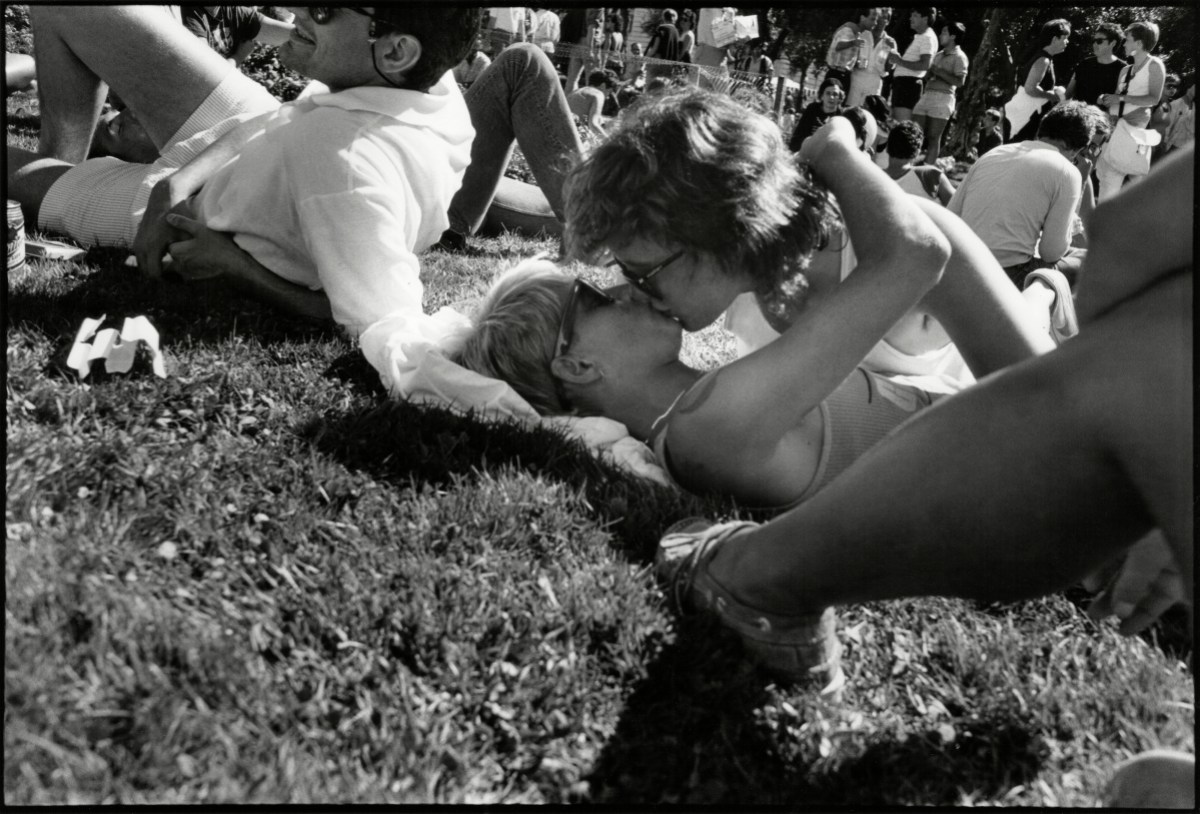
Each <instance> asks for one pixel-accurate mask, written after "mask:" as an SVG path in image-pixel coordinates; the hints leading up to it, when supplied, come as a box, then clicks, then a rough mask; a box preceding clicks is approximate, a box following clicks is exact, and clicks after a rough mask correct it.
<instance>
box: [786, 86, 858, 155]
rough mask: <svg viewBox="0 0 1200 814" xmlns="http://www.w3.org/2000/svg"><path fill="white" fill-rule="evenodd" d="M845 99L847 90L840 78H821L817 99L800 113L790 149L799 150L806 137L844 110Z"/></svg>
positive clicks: (789, 142) (789, 143)
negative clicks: (844, 88)
mask: <svg viewBox="0 0 1200 814" xmlns="http://www.w3.org/2000/svg"><path fill="white" fill-rule="evenodd" d="M845 100H846V92H845V91H844V90H843V89H842V81H841V80H840V79H837V78H834V77H828V76H827V77H825V79H823V80H821V87H819V88H818V89H817V98H816V100H815V101H812V102H809V104H808V107H806V108H804V112H803V113H801V114H800V120H799V121H798V122H796V127H795V129H793V130H792V137H791V139H790V140H789V141H788V149H789V150H791V151H792V152H793V153H797V152H799V151H800V146H801V145H802V144H804V141H805V139H807V138H808V137H809V136H811V135H812V134H813V133H815V132H817V131H818V130H820V129H821V127H822V126H823V125H824V124H825V122H827V121H829V120H830V119H832V118H833V117H834V116H836V115H838V114H839V113H841V112H842V110H843V109H844V108H843V106H842V102H844V101H845Z"/></svg>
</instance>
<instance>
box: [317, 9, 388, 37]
mask: <svg viewBox="0 0 1200 814" xmlns="http://www.w3.org/2000/svg"><path fill="white" fill-rule="evenodd" d="M339 11H352V12H354V13H355V14H361V15H362V16H364V17H369V18H370V19H371V31H370V36H372V37H374V36H375V34H376V31H375V29H376V28H377V27H380V26H382V27H384V28H395V26H394V25H393V24H392V23H389V22H388V21H387V20H381V19H379V18H378V17H376V16H375V15H374V14H372V13H371V12H369V11H367V10H366V9H365V8H363V7H361V6H312V7H310V8H309V9H308V16H309V17H312V19H313V22H314V23H316V24H317V25H325V23H327V22H329V21H330V20H332V19H333V18H334V16H335V15H336V14H337V12H339Z"/></svg>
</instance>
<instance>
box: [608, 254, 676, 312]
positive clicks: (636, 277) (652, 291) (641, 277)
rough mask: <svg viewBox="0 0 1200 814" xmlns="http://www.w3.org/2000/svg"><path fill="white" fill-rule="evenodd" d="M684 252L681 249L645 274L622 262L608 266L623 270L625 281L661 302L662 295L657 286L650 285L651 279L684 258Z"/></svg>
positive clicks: (614, 262)
mask: <svg viewBox="0 0 1200 814" xmlns="http://www.w3.org/2000/svg"><path fill="white" fill-rule="evenodd" d="M683 251H684V250H683V249H680V250H679V251H677V252H675V254H673V255H671V256H670V257H668V258H667V259H666V260H664V261H662V262H661V263H659V264H658V265H657V266H654V267H653V268H651V269H650V270H649V271H647V272H645V273H643V274H638V273H637V272H635V271H633V270H632V269H630V268H628V267H626V266H625V264H624V263H622V262H621V261H620V260H613V261H612V262H611V263H609V264H608V266H609V268H612V267H613V266H616V267H617V268H619V269H620V270H621V274H622V275H624V277H625V279H626V280H628V281H629V284H630V285H631V286H633V287H634V288H636V289H637V290H638V291H640V292H642V293H643V294H645V295H646V296H647V297H650V298H651V299H654V300H661V299H662V293H661V292H660V291H659V290H658V287H657V286H654V285H652V284H651V283H650V278H651V277H653V276H654V275H655V274H658V273H659V272H660V271H662V270H663V269H665V268H666V267H667V266H669V265H671V264H672V263H674V262H675V261H676V260H678V259H679V258H681V257H683Z"/></svg>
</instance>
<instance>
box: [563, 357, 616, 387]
mask: <svg viewBox="0 0 1200 814" xmlns="http://www.w3.org/2000/svg"><path fill="white" fill-rule="evenodd" d="M550 372H551V373H552V374H554V375H555V376H556V377H557V378H559V379H562V380H563V381H564V382H567V383H569V384H591V383H592V382H595V381H599V380H600V379H603V378H604V372H603V371H602V370H600V368H599V367H597V366H596V363H595V362H591V361H588V360H587V359H581V358H579V357H578V356H572V355H567V356H556V357H555V358H554V359H553V360H552V361H551V362H550Z"/></svg>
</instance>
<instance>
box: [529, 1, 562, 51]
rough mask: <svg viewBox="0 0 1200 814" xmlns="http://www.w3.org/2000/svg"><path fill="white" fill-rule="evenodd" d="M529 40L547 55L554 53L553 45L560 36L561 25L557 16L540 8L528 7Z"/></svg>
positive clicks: (546, 9) (548, 10)
mask: <svg viewBox="0 0 1200 814" xmlns="http://www.w3.org/2000/svg"><path fill="white" fill-rule="evenodd" d="M529 8H530V39H531V40H532V42H533V44H534V45H536V46H537V47H538V48H541V49H542V50H543V51H545V52H546V53H547V54H553V53H554V45H555V43H557V42H558V40H559V37H560V36H561V35H562V30H561V28H562V24H561V21H560V20H559V19H558V15H557V14H555V13H554V12H553V11H551V10H550V9H548V8H543V7H542V6H530V7H529Z"/></svg>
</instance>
